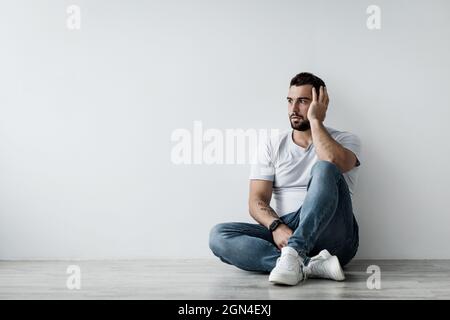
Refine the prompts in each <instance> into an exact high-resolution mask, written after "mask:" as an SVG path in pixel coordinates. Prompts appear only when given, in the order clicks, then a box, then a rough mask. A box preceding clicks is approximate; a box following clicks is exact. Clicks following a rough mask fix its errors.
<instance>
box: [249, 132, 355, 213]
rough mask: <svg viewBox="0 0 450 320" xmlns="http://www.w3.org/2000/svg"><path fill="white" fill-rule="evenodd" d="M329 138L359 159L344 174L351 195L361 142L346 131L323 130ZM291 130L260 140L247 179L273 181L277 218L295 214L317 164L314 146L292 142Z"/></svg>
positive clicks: (301, 202)
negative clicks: (304, 145)
mask: <svg viewBox="0 0 450 320" xmlns="http://www.w3.org/2000/svg"><path fill="white" fill-rule="evenodd" d="M325 128H326V129H327V131H328V132H329V133H330V135H331V137H332V138H333V139H334V140H336V141H337V142H338V143H340V144H341V145H342V146H343V147H344V148H347V149H349V150H350V151H352V152H353V153H354V154H355V155H356V157H357V158H358V166H356V167H354V168H353V169H352V170H350V171H347V172H346V173H344V178H345V181H346V182H347V184H348V187H349V189H350V194H351V195H353V192H354V188H355V184H356V179H357V174H358V170H359V161H360V160H361V159H360V153H361V142H360V139H359V138H358V137H357V136H356V135H354V134H352V133H350V132H345V131H338V130H335V129H332V128H329V127H325ZM292 133H293V130H292V129H291V130H288V131H286V132H282V133H280V134H279V135H276V136H269V137H268V138H267V139H265V140H264V141H262V142H261V143H260V144H259V146H258V148H257V152H256V155H255V156H256V158H253V161H252V165H251V170H250V179H256V180H269V181H273V192H272V200H274V201H275V205H274V206H273V209H274V210H275V212H276V213H277V214H278V216H280V217H281V216H284V215H286V214H288V213H291V212H294V211H297V210H298V209H299V208H300V206H301V205H302V204H303V201H304V199H305V197H306V187H307V185H308V182H309V178H310V175H311V169H312V166H313V165H314V164H315V163H316V162H317V161H318V158H317V154H316V151H315V148H314V145H313V144H311V145H310V146H308V147H307V148H302V147H300V146H299V145H297V144H295V143H294V141H293V139H292Z"/></svg>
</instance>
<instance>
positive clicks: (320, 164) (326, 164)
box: [311, 160, 341, 178]
mask: <svg viewBox="0 0 450 320" xmlns="http://www.w3.org/2000/svg"><path fill="white" fill-rule="evenodd" d="M311 174H312V175H313V176H322V177H335V178H337V177H339V176H340V175H341V171H340V170H339V168H338V166H337V165H335V164H334V163H333V162H330V161H326V160H319V161H317V162H316V163H315V164H314V165H313V167H312V169H311Z"/></svg>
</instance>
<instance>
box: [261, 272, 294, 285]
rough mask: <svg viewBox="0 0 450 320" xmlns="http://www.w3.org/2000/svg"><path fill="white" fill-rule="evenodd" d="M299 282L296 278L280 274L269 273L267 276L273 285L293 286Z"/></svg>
mask: <svg viewBox="0 0 450 320" xmlns="http://www.w3.org/2000/svg"><path fill="white" fill-rule="evenodd" d="M300 280H301V279H298V278H297V277H293V276H291V275H287V274H281V273H271V274H270V275H269V281H270V282H272V283H274V284H285V285H289V286H295V285H297V284H298V283H299V282H300Z"/></svg>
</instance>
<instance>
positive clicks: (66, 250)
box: [0, 0, 450, 259]
mask: <svg viewBox="0 0 450 320" xmlns="http://www.w3.org/2000/svg"><path fill="white" fill-rule="evenodd" d="M70 4H75V5H78V6H80V8H81V30H79V31H70V30H68V29H67V27H66V19H67V16H68V15H67V13H66V8H67V6H68V5H70ZM371 4H375V5H378V6H380V8H381V29H380V30H369V29H368V28H367V27H366V20H367V17H368V14H367V13H366V9H367V7H368V6H369V5H371ZM449 15H450V2H448V1H444V0H442V1H424V0H422V1H409V0H408V1H406V0H404V1H399V0H397V1H356V0H354V1H348V0H346V1H331V0H330V1H316V0H315V1H299V0H295V1H294V0H291V1H257V0H251V1H241V0H239V1H238V0H233V1H207V0H203V1H200V0H192V1H174V0H169V1H167V0H154V1H137V0H132V1H118V0H114V1H113V0H98V1H81V0H72V1H56V0H54V1H43V0H40V1H34V0H26V1H17V0H15V1H12V0H10V1H3V2H2V8H1V10H0V41H1V49H0V259H63V258H68V259H76V258H80V259H84V258H97V259H103V258H153V257H172V258H178V257H180V258H186V257H193V258H195V257H211V256H212V254H211V253H210V251H209V248H208V233H209V229H210V228H211V227H212V226H213V225H214V224H216V223H219V222H224V221H252V220H251V218H250V217H249V215H248V208H247V196H248V174H249V166H248V165H174V164H173V163H172V162H171V159H170V155H171V150H172V147H173V146H174V144H175V143H174V142H172V141H171V139H170V138H171V134H172V132H173V131H174V130H176V129H179V128H185V129H188V130H192V127H193V122H194V121H195V120H199V121H202V123H203V126H204V128H205V129H207V128H216V129H219V130H225V129H227V128H242V129H248V128H255V129H259V128H279V129H282V130H284V129H288V128H289V122H288V119H287V105H286V102H285V97H286V94H287V89H288V83H289V80H290V79H291V78H292V77H293V76H294V75H295V74H296V73H298V72H300V71H311V72H314V73H315V74H317V75H318V76H320V77H322V78H323V79H324V80H325V82H326V83H327V86H328V88H329V93H330V98H331V102H330V106H329V112H328V114H327V119H326V122H325V124H326V125H327V126H331V127H334V128H336V129H340V130H346V131H351V132H353V133H355V134H357V135H358V136H359V137H360V138H361V140H362V142H363V158H362V159H361V162H362V167H361V170H360V176H359V179H358V185H357V191H356V193H355V197H354V208H355V213H356V216H357V219H358V221H359V224H360V237H361V238H360V250H359V253H358V256H357V257H358V258H450V247H449V246H448V243H449V242H450V232H449V226H450V215H449V211H450V210H449V208H448V200H449V197H450V194H449V188H448V179H449V177H450V166H448V164H447V162H448V159H449V157H450V148H449V142H448V137H449V133H448V121H449V120H448V119H449V117H450V108H449V101H450V90H449V86H450V76H449V70H450V60H449V59H448V57H449V56H450V19H449Z"/></svg>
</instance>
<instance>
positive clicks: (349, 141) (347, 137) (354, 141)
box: [335, 132, 361, 167]
mask: <svg viewBox="0 0 450 320" xmlns="http://www.w3.org/2000/svg"><path fill="white" fill-rule="evenodd" d="M335 140H336V141H337V142H339V143H340V144H341V145H342V146H343V147H344V148H346V149H348V150H350V151H352V152H353V153H354V154H355V156H356V167H359V166H360V164H361V140H360V139H359V137H358V136H357V135H355V134H353V133H350V132H341V133H339V134H338V136H337V137H336V138H335Z"/></svg>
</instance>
